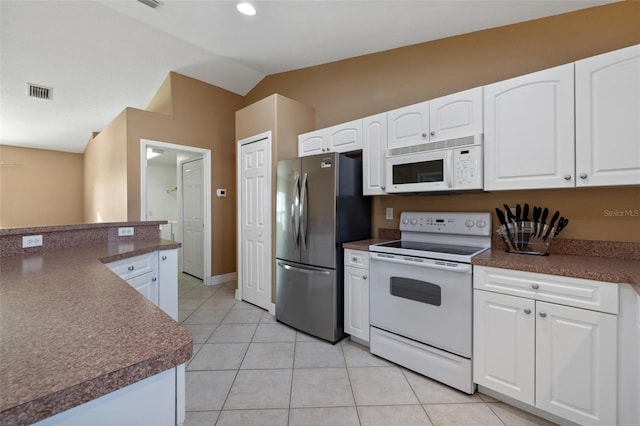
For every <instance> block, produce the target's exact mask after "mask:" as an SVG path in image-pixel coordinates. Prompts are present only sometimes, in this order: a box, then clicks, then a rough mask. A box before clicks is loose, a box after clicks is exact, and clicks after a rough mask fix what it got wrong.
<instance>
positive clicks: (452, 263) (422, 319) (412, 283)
mask: <svg viewBox="0 0 640 426" xmlns="http://www.w3.org/2000/svg"><path fill="white" fill-rule="evenodd" d="M400 231H401V239H400V240H398V241H392V242H389V243H381V244H375V245H371V246H369V251H370V254H369V256H370V276H371V284H370V285H371V287H370V321H371V342H370V344H371V353H373V354H376V355H379V356H381V357H383V358H386V359H388V360H390V361H393V362H395V363H397V364H400V365H403V366H405V367H407V368H410V369H412V370H414V371H417V372H419V373H421V374H424V375H425V376H428V377H431V378H433V379H435V380H438V381H440V382H443V383H445V384H447V385H449V386H452V387H455V388H457V389H460V390H461V391H463V392H466V393H469V394H472V393H473V392H474V391H475V386H474V385H473V378H472V371H471V355H472V354H471V347H472V340H471V339H472V337H471V336H472V307H473V299H472V295H473V282H472V271H473V268H472V265H471V260H472V258H473V256H476V255H478V254H479V253H482V252H483V251H485V250H487V249H489V248H491V214H490V213H435V212H403V213H401V215H400Z"/></svg>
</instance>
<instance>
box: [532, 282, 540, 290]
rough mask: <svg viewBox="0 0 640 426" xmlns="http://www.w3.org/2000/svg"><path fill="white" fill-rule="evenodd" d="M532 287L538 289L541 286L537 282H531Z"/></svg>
mask: <svg viewBox="0 0 640 426" xmlns="http://www.w3.org/2000/svg"><path fill="white" fill-rule="evenodd" d="M531 288H532V289H534V290H537V289H539V288H540V286H539V285H538V284H536V283H533V284H531Z"/></svg>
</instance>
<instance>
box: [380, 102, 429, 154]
mask: <svg viewBox="0 0 640 426" xmlns="http://www.w3.org/2000/svg"><path fill="white" fill-rule="evenodd" d="M387 125H388V128H387V132H388V134H387V147H388V148H389V149H393V148H400V147H404V146H411V145H419V144H422V143H426V142H429V101H426V102H421V103H419V104H415V105H409V106H406V107H403V108H398V109H394V110H393V111H389V112H387Z"/></svg>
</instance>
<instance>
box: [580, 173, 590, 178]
mask: <svg viewBox="0 0 640 426" xmlns="http://www.w3.org/2000/svg"><path fill="white" fill-rule="evenodd" d="M587 177H588V175H587V174H586V173H580V179H586V178H587Z"/></svg>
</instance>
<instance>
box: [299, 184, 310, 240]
mask: <svg viewBox="0 0 640 426" xmlns="http://www.w3.org/2000/svg"><path fill="white" fill-rule="evenodd" d="M308 186H309V184H308V183H307V174H306V173H305V174H304V177H303V178H302V185H301V187H300V240H301V241H302V249H303V250H306V249H307V230H308V224H309V212H308V211H307V210H308V207H309V206H308V205H307V204H308V203H309V196H308V194H307V190H308Z"/></svg>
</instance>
